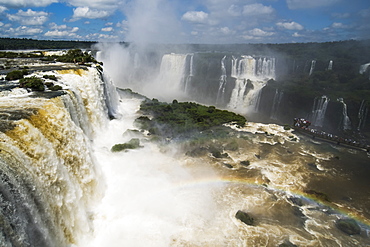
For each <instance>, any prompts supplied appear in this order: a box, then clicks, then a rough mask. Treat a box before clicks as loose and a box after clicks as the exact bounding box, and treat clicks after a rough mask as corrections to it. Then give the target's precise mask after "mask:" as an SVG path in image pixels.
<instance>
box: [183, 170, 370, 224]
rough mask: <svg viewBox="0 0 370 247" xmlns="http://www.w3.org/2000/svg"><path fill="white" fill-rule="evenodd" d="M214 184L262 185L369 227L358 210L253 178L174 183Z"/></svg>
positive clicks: (195, 185)
mask: <svg viewBox="0 0 370 247" xmlns="http://www.w3.org/2000/svg"><path fill="white" fill-rule="evenodd" d="M215 184H218V185H221V184H235V185H240V184H242V185H246V186H257V187H260V186H263V187H265V188H266V189H270V190H273V191H278V192H280V193H282V194H285V195H290V196H293V197H299V198H301V199H304V200H306V201H309V202H311V203H316V204H318V205H321V206H326V207H329V208H330V209H332V210H334V211H335V212H337V213H338V214H340V215H343V216H345V217H349V218H352V219H354V220H356V221H357V222H359V223H360V224H362V225H364V226H366V227H369V228H370V219H368V218H366V217H364V216H363V215H361V214H360V213H359V212H356V211H354V210H351V209H349V208H344V207H343V206H341V205H338V204H336V203H333V202H329V201H324V200H321V199H319V198H318V197H316V196H314V195H312V194H309V193H306V192H303V191H300V190H289V191H288V190H286V189H285V188H278V187H273V186H270V185H267V184H264V183H261V182H259V181H258V180H256V179H255V178H243V179H241V178H235V177H203V178H199V179H195V180H188V181H185V182H180V183H177V184H176V187H177V188H178V189H187V188H192V187H199V186H201V187H203V186H204V187H207V186H214V185H215Z"/></svg>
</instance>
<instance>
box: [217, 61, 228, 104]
mask: <svg viewBox="0 0 370 247" xmlns="http://www.w3.org/2000/svg"><path fill="white" fill-rule="evenodd" d="M225 59H226V56H224V57H223V58H222V59H221V76H220V84H219V87H218V92H217V99H216V105H219V104H220V103H222V102H223V100H224V96H225V88H226V83H227V81H226V79H227V75H226V68H225Z"/></svg>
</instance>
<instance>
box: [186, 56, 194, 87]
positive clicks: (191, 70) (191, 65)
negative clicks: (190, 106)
mask: <svg viewBox="0 0 370 247" xmlns="http://www.w3.org/2000/svg"><path fill="white" fill-rule="evenodd" d="M189 56H190V61H189V73H188V75H187V76H186V81H185V92H188V90H189V86H190V85H191V80H192V78H193V76H194V54H189Z"/></svg>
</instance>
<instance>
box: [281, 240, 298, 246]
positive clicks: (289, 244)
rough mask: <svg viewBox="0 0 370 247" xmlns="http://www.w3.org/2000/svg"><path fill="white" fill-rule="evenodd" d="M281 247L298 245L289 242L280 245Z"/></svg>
mask: <svg viewBox="0 0 370 247" xmlns="http://www.w3.org/2000/svg"><path fill="white" fill-rule="evenodd" d="M279 247H298V245H295V244H293V243H292V242H290V241H289V240H286V241H284V243H282V244H279Z"/></svg>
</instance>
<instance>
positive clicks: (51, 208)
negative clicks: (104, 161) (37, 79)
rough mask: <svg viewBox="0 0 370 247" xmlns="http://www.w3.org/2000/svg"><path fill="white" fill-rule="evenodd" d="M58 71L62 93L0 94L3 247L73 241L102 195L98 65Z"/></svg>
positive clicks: (101, 109)
mask: <svg viewBox="0 0 370 247" xmlns="http://www.w3.org/2000/svg"><path fill="white" fill-rule="evenodd" d="M40 73H48V74H50V73H53V74H54V75H56V76H57V77H58V82H57V83H58V84H59V85H62V86H63V88H64V89H65V92H66V93H65V94H64V95H60V96H57V97H54V98H43V97H27V95H24V96H23V97H14V96H9V97H0V105H1V108H0V114H1V115H3V116H5V115H9V116H11V118H8V119H4V118H1V120H0V121H1V124H0V127H1V132H0V150H1V151H0V193H1V197H0V204H1V205H2V206H1V207H0V220H1V226H2V227H1V230H0V242H1V243H2V244H3V245H1V246H41V247H42V246H70V245H73V244H77V243H78V242H79V237H80V236H83V235H85V234H87V233H88V232H90V231H91V226H92V225H91V224H92V222H91V218H90V211H91V208H92V207H93V204H94V203H95V202H97V201H98V198H100V197H101V195H100V191H102V188H101V187H100V185H99V182H98V180H99V178H100V175H99V174H100V171H99V169H98V168H97V166H96V165H95V158H94V155H93V154H92V148H91V142H90V138H91V137H92V136H93V135H94V133H95V130H96V129H97V128H100V126H103V125H104V122H105V120H106V119H107V115H106V113H107V112H106V109H105V108H104V105H105V99H104V97H105V96H104V87H103V85H102V81H101V80H100V76H99V73H98V72H97V70H96V69H95V68H89V69H87V70H74V69H72V70H63V71H59V73H57V72H40Z"/></svg>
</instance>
